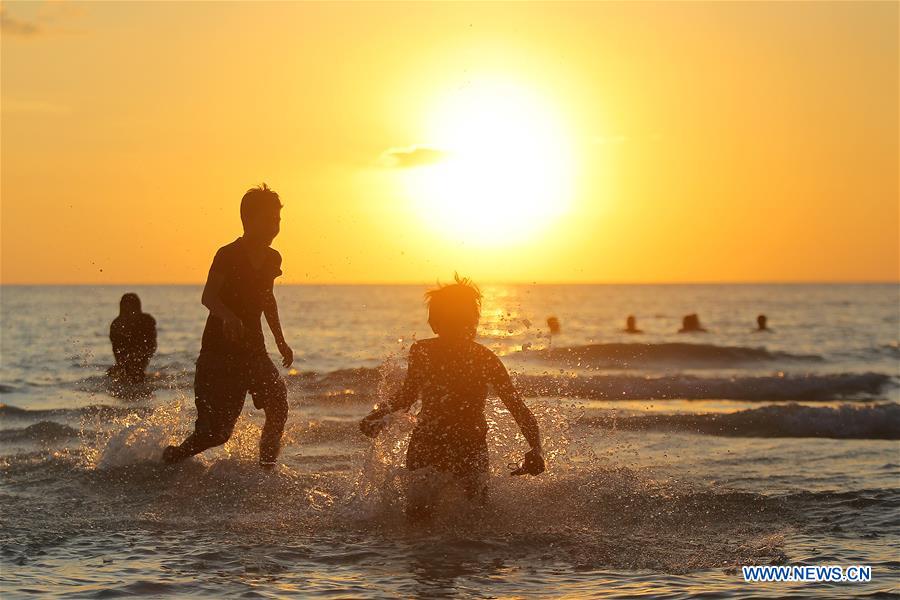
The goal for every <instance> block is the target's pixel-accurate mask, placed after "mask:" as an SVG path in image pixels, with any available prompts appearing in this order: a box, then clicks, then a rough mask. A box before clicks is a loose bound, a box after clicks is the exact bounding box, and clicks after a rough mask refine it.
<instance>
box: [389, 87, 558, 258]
mask: <svg viewBox="0 0 900 600" xmlns="http://www.w3.org/2000/svg"><path fill="white" fill-rule="evenodd" d="M542 100H543V99H542V98H540V97H539V96H538V95H537V94H536V93H535V92H533V91H532V90H530V89H528V88H526V87H523V86H518V85H514V84H510V83H505V82H475V83H470V84H469V85H467V86H465V87H464V88H463V89H461V90H458V91H456V92H454V93H453V94H451V95H450V96H449V97H447V98H446V99H445V100H444V101H443V102H442V103H440V104H439V105H438V106H437V107H435V109H434V110H433V112H432V114H431V117H430V124H429V125H430V130H429V138H428V140H427V143H428V147H429V148H432V149H433V151H434V153H435V155H436V156H437V157H439V158H438V159H436V160H435V161H434V162H433V163H432V164H427V165H423V166H421V167H418V168H416V169H411V170H410V171H409V172H407V173H405V174H404V175H405V177H407V182H408V184H409V194H410V197H411V199H412V201H413V202H414V203H415V204H416V206H417V208H418V209H419V211H420V213H421V215H422V218H423V220H424V221H425V222H426V223H428V224H429V225H431V226H432V227H433V228H435V229H437V230H438V231H439V232H440V233H442V234H444V235H447V236H450V237H453V238H455V239H459V240H460V241H462V242H465V243H471V244H476V245H497V244H504V243H510V242H516V241H521V240H523V239H526V238H527V237H528V235H529V234H530V233H533V232H535V231H537V230H539V229H540V228H542V227H546V226H547V225H548V224H549V223H551V222H552V221H553V220H555V219H556V218H557V217H559V216H560V215H561V214H563V213H564V212H565V211H566V209H567V208H568V206H569V203H570V201H571V194H572V187H573V178H574V168H573V163H572V160H573V156H572V145H573V144H572V139H571V137H570V136H569V135H567V132H566V131H565V128H564V126H563V124H562V121H561V119H560V118H559V115H557V114H555V113H554V111H553V110H552V107H551V106H550V105H548V104H547V103H546V102H544V101H542Z"/></svg>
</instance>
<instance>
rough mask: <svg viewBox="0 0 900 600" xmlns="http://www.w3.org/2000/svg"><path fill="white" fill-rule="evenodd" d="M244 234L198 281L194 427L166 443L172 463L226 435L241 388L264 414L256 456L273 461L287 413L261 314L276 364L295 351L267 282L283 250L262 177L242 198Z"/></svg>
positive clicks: (277, 210) (276, 272)
mask: <svg viewBox="0 0 900 600" xmlns="http://www.w3.org/2000/svg"><path fill="white" fill-rule="evenodd" d="M241 222H242V223H243V226H244V235H243V236H241V237H239V238H238V239H236V240H235V241H233V242H232V243H230V244H228V245H227V246H223V247H222V248H219V251H218V252H216V256H215V258H214V259H213V262H212V266H211V267H210V269H209V277H208V278H207V280H206V287H204V288H203V298H202V302H203V305H204V306H205V307H206V308H208V309H209V317H208V318H207V320H206V328H205V329H204V330H203V341H202V345H201V348H200V356H199V358H198V359H197V368H196V371H195V374H194V396H195V400H194V402H195V403H196V405H197V421H196V423H195V425H194V432H193V433H192V434H191V435H189V436H188V438H187V439H186V440H184V441H183V442H182V443H181V444H180V445H179V446H169V447H167V448H166V449H165V451H164V452H163V461H164V462H166V463H168V464H171V463H175V462H178V461H180V460H184V459H185V458H187V457H189V456H193V455H195V454H199V453H200V452H203V451H204V450H206V449H207V448H212V447H213V446H219V445H221V444H224V443H225V442H227V441H228V439H229V438H230V437H231V433H232V430H233V429H234V425H235V423H236V422H237V419H238V416H239V415H240V414H241V410H242V409H243V407H244V399H245V397H246V396H247V392H249V393H250V395H251V396H252V397H253V405H254V406H255V407H256V408H258V409H262V410H263V411H264V412H265V414H266V422H265V425H264V426H263V430H262V436H261V438H260V441H259V462H260V464H261V465H263V466H264V467H273V466H274V465H275V461H276V459H277V458H278V453H279V451H280V449H281V435H282V433H283V431H284V424H285V422H286V421H287V412H288V405H287V388H286V387H285V384H284V380H283V379H282V378H281V375H280V374H279V373H278V369H277V368H276V367H275V365H274V364H273V363H272V361H271V359H269V356H268V354H267V353H266V345H265V338H264V337H263V330H262V325H261V323H260V317H261V315H263V314H264V315H265V317H266V322H267V323H268V324H269V328H270V329H271V330H272V334H273V335H274V336H275V342H276V344H277V345H278V351H279V352H280V353H281V356H282V365H284V367H285V368H287V367H289V366H291V363H292V362H293V361H294V353H293V351H292V350H291V348H290V346H288V344H287V342H285V339H284V334H283V333H282V331H281V321H280V319H279V317H278V305H277V304H276V302H275V295H274V293H273V285H274V282H275V278H276V277H278V276H280V275H281V255H280V254H279V253H278V251H277V250H275V249H273V248H271V247H270V244H271V243H272V240H274V239H275V236H276V235H278V231H279V228H280V223H281V200H280V199H279V197H278V194H276V193H275V192H273V191H272V190H271V189H269V188H268V187H267V186H266V185H265V184H262V185H261V186H259V187H255V188H252V189H250V190H248V191H247V193H246V194H244V197H243V198H242V199H241Z"/></svg>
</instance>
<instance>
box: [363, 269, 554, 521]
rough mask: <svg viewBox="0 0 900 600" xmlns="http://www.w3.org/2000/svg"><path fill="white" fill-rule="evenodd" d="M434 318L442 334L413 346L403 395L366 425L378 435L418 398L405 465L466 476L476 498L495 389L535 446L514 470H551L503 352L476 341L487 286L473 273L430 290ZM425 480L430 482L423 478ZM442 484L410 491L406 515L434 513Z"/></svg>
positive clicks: (481, 489) (428, 475)
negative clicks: (474, 278)
mask: <svg viewBox="0 0 900 600" xmlns="http://www.w3.org/2000/svg"><path fill="white" fill-rule="evenodd" d="M425 297H426V302H427V304H428V324H429V325H430V326H431V329H432V331H434V332H435V333H436V334H437V337H434V338H430V339H425V340H420V341H418V342H416V343H414V344H413V345H412V347H411V348H410V350H409V368H408V370H407V372H406V379H405V381H404V382H403V387H402V389H401V391H400V393H399V394H398V395H397V396H396V397H395V398H393V399H392V400H390V401H389V402H388V403H386V404H384V405H381V406H376V407H375V409H374V410H373V411H372V412H371V413H370V414H369V415H368V416H367V417H366V418H364V419H363V420H362V421H361V422H360V424H359V427H360V430H361V431H362V432H363V433H364V434H365V435H367V436H369V437H376V436H377V435H378V434H379V433H380V432H381V430H382V429H383V428H384V426H385V417H386V416H387V415H388V414H390V413H392V412H395V411H402V410H408V409H409V408H410V407H411V406H412V405H413V404H414V403H415V402H416V400H417V399H419V397H420V396H421V399H422V409H421V410H420V411H419V414H418V424H417V425H416V427H415V429H414V430H413V432H412V436H411V437H410V440H409V448H408V450H407V453H406V467H407V469H409V470H410V471H413V472H417V471H418V472H419V474H420V475H421V476H424V478H425V479H426V480H428V481H429V482H431V483H433V482H434V481H436V476H437V475H438V473H445V474H448V475H449V476H450V477H451V478H452V479H454V480H455V481H457V482H459V483H460V484H461V485H462V487H463V490H464V491H465V493H466V495H467V496H468V497H469V499H471V500H475V501H477V502H479V503H481V504H483V503H484V502H485V501H486V498H487V485H486V484H487V481H486V479H487V471H488V448H487V430H488V426H487V421H486V420H485V416H484V409H485V399H486V398H487V392H488V387H489V386H490V387H492V388H493V390H494V392H495V393H496V394H497V395H498V396H499V397H500V400H501V401H502V402H503V404H504V405H505V406H506V408H507V409H508V410H509V412H510V414H511V415H512V417H513V419H514V420H515V421H516V424H517V425H518V426H519V429H521V430H522V434H523V435H524V436H525V439H526V440H527V442H528V444H529V445H530V446H531V450H530V451H528V453H526V454H525V458H524V461H523V463H522V465H521V466H518V468H516V469H515V470H514V471H513V472H512V474H513V475H524V474H529V475H538V474H540V473H542V472H543V471H544V459H543V457H542V456H541V438H540V431H539V430H538V424H537V421H536V420H535V418H534V415H533V414H532V413H531V411H530V410H529V409H528V407H527V406H526V405H525V403H524V402H523V401H522V397H521V396H520V395H519V393H518V392H517V391H516V388H515V387H513V384H512V381H511V380H510V378H509V373H508V372H507V371H506V367H505V366H503V363H502V362H500V359H499V358H497V356H496V355H495V354H494V353H493V352H491V351H490V350H488V349H487V348H486V347H484V346H482V345H481V344H479V343H477V342H476V341H475V330H476V327H477V326H478V320H479V317H480V312H481V292H479V290H478V288H477V287H476V286H475V285H474V284H472V283H471V282H470V281H469V280H468V279H460V278H459V276H458V275H457V276H456V283H454V284H451V285H446V286H441V287H438V288H437V289H434V290H431V291H429V292H428V293H427V294H426V295H425ZM423 483H425V481H424V480H423ZM438 494H439V490H438V489H436V486H433V485H432V486H428V487H426V491H425V493H421V491H420V492H419V493H411V494H410V496H409V499H408V501H407V507H406V514H407V516H408V517H409V518H410V519H412V520H422V519H428V518H429V517H431V515H432V512H433V509H434V504H435V502H436V500H437V495H438Z"/></svg>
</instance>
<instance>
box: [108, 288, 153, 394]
mask: <svg viewBox="0 0 900 600" xmlns="http://www.w3.org/2000/svg"><path fill="white" fill-rule="evenodd" d="M109 340H110V341H111V342H112V349H113V356H115V357H116V364H115V365H114V366H112V367H110V368H109V370H108V371H107V373H108V374H109V376H110V377H112V378H113V379H115V380H116V381H118V382H123V383H129V384H139V383H143V382H144V377H145V376H146V375H145V373H146V370H147V365H148V364H150V359H151V358H152V357H153V355H154V354H155V353H156V320H154V318H153V317H152V316H150V315H149V314H147V313H145V312H142V311H141V299H140V298H139V297H138V295H137V294H131V293H129V294H124V295H123V296H122V299H121V300H120V301H119V316H118V317H116V318H115V319H113V322H112V324H111V325H110V326H109Z"/></svg>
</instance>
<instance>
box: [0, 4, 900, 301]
mask: <svg viewBox="0 0 900 600" xmlns="http://www.w3.org/2000/svg"><path fill="white" fill-rule="evenodd" d="M898 7H900V5H898V4H897V3H892V2H882V3H865V2H855V3H825V2H815V3H771V2H760V3H693V4H686V3H674V2H673V3H660V4H655V3H644V2H642V3H629V4H624V3H623V4H620V3H612V2H610V3H595V4H589V3H581V4H572V5H563V4H560V3H554V4H537V3H529V4H411V3H404V4H374V3H365V4H353V5H348V4H335V3H332V4H289V3H274V2H273V3H267V2H261V3H250V2H243V3H162V2H147V3H128V2H116V3H75V2H66V3H40V2H30V3H22V2H3V3H2V10H3V29H2V38H0V39H2V42H0V43H2V48H0V50H2V56H0V62H2V65H0V66H2V72H0V76H2V82H0V83H2V85H0V93H2V96H0V109H2V110H0V115H2V123H0V125H2V130H0V152H2V154H0V168H2V172H0V196H2V214H0V227H2V231H0V233H2V236H0V237H2V240H0V278H2V281H3V282H4V283H23V282H27V283H70V282H73V283H74V282H78V283H124V282H129V283H142V282H146V283H170V282H171V283H183V282H200V281H202V280H203V278H204V277H205V275H206V270H207V268H208V266H209V262H210V260H211V258H212V255H213V254H214V252H215V250H216V248H217V247H218V246H220V245H222V244H224V243H227V242H229V241H231V240H232V239H234V238H235V237H237V236H238V235H239V234H240V220H239V217H238V203H239V200H240V197H241V195H242V194H243V192H244V191H245V190H246V189H247V188H248V187H250V186H251V185H254V184H256V183H259V182H261V181H265V182H267V183H268V184H269V185H270V186H271V187H273V188H274V189H275V190H276V191H278V192H279V193H280V194H281V197H282V201H283V203H284V205H285V209H284V211H283V215H282V217H283V221H282V234H281V236H279V237H278V238H277V239H276V240H275V243H274V244H273V245H274V246H275V247H276V248H278V249H279V250H280V251H281V253H282V254H283V255H284V271H285V277H284V279H283V281H284V282H286V283H306V282H417V283H418V282H433V281H434V280H435V279H436V278H438V277H440V278H443V279H447V278H448V277H449V275H450V274H451V273H452V272H453V271H454V270H458V271H460V272H461V273H465V274H467V275H471V276H472V277H474V278H475V279H476V280H479V281H483V282H488V281H527V282H531V281H537V282H681V281H685V282H693V281H810V280H812V281H860V280H861V281H872V280H889V281H896V280H898V278H900V214H898V210H900V208H898V207H900V195H898V136H900V129H898V106H900V101H898V73H900V59H898V54H900V50H898V16H900V10H898ZM495 88H497V89H511V90H513V91H512V92H510V93H509V94H506V92H503V93H501V95H500V96H497V97H491V93H493V92H491V91H490V90H493V89H495ZM472 90H475V91H474V92H473V93H474V96H472V94H470V92H472ZM486 90H487V91H486ZM517 90H518V91H517ZM466 94H469V96H470V97H474V98H475V99H476V100H475V102H474V108H473V103H472V102H469V104H466V103H465V102H462V101H458V98H460V97H462V96H465V95H466ZM504 94H506V95H504ZM461 95H462V96H461ZM482 99H486V101H485V102H483V103H482V102H481V100H482ZM454 103H455V104H454ZM482 105H483V109H484V111H487V112H486V114H480V113H479V114H478V115H477V116H473V115H471V113H472V112H473V111H474V112H475V113H478V112H479V110H481V109H480V108H479V107H480V106H482ZM446 106H450V109H449V112H447V111H444V112H442V110H443V109H441V107H446ZM498 106H499V107H500V108H499V109H497V108H496V107H498ZM460 107H462V108H460ZM506 107H509V111H507V110H506ZM535 107H536V108H535ZM454 110H456V113H454V112H453V111H454ZM491 110H495V111H496V113H497V114H496V115H494V114H493V113H491V112H490V111H491ZM467 111H468V112H467ZM517 111H518V112H517ZM448 114H449V115H450V116H447V115H448ZM519 114H523V115H525V117H524V121H522V120H521V119H520V120H519V121H516V120H510V119H512V118H513V116H515V115H519ZM529 115H533V117H534V118H533V119H532V118H531V117H530V116H529ZM470 116H471V118H472V119H476V120H473V121H472V122H474V123H476V124H477V126H476V127H473V128H471V129H472V132H470V133H469V136H470V137H469V138H466V139H465V140H463V142H461V144H462V145H461V146H460V148H464V150H463V151H462V154H465V152H466V151H468V150H470V149H474V151H477V152H478V153H477V154H475V155H473V156H474V157H475V158H474V159H470V160H469V161H468V162H463V163H462V164H464V165H471V164H473V163H477V167H471V166H468V167H461V168H459V169H456V170H453V169H449V168H446V167H442V166H441V165H437V166H435V165H424V166H405V165H404V163H403V161H397V160H394V161H391V160H388V159H387V158H386V157H388V155H389V154H390V152H391V151H392V149H394V150H395V151H396V150H397V149H414V148H415V147H416V146H418V147H421V148H428V149H431V148H434V149H436V150H437V151H439V152H443V151H445V150H446V148H445V147H444V146H442V145H441V144H442V143H445V142H446V140H441V139H438V138H440V132H441V131H443V132H445V134H446V133H447V132H449V134H448V135H449V136H450V137H452V135H453V134H454V132H455V131H457V130H458V129H459V128H460V127H459V124H460V123H463V124H465V123H466V122H468V121H467V120H468V119H470ZM494 116H496V119H494ZM517 118H518V117H517ZM477 119H482V121H478V120H477ZM504 119H506V121H504ZM507 121H508V123H507V125H508V126H507V127H506V128H505V129H503V130H502V133H500V134H497V136H495V137H494V138H491V139H485V140H484V144H481V143H480V142H481V141H482V140H480V139H478V135H480V134H479V132H480V131H481V129H482V128H485V129H488V130H490V129H491V126H492V124H493V123H494V122H497V123H504V122H507ZM539 123H541V124H543V125H539ZM544 125H546V127H544ZM532 126H533V128H534V131H532ZM540 127H544V130H542V131H546V132H549V133H548V135H546V136H544V137H541V135H540V134H539V133H536V132H537V131H538V129H540ZM484 135H485V136H488V133H485V134H484ZM507 135H508V136H509V139H508V140H505V141H504V140H503V139H502V138H503V137H504V136H507ZM473 136H474V137H473ZM498 136H499V137H500V138H501V139H500V140H499V142H498V140H497V137H498ZM518 136H521V137H518ZM448 139H449V138H448ZM522 141H524V142H525V143H526V145H527V143H531V142H534V144H535V148H536V149H534V150H533V151H532V150H531V147H530V146H529V150H528V152H525V151H523V150H522ZM465 144H469V146H466V145H465ZM458 155H459V153H457V154H455V155H453V156H458ZM560 157H564V160H563V159H562V158H560ZM470 158H471V157H470ZM441 168H446V169H447V170H445V171H443V173H444V174H443V175H440V176H437V175H431V174H430V173H432V171H429V169H432V170H433V172H434V173H440V172H441V171H440V169H441ZM472 168H475V169H476V171H472V170H471V169H472ZM466 169H470V170H468V171H467V170H466ZM476 172H477V174H478V176H477V177H476V176H475V175H472V176H471V177H469V176H468V175H467V174H472V173H476ZM416 177H424V180H425V184H424V187H421V188H418V187H415V186H410V185H409V182H410V181H411V178H416ZM478 177H483V179H479V178H478ZM545 188H546V189H545ZM548 189H549V190H552V191H547V190H548ZM532 196H534V197H533V198H532ZM456 199H459V200H458V202H459V203H460V204H459V205H457V200H456ZM532 199H533V200H534V202H536V204H535V205H534V206H532V207H531V208H534V209H535V211H533V212H534V215H537V216H534V215H532V213H531V212H529V211H528V210H524V208H523V207H525V205H526V204H528V203H529V202H531V201H532ZM448 203H449V204H448ZM495 203H499V204H495ZM528 206H531V205H530V204H529V205H528ZM460 207H463V208H460ZM445 209H446V210H449V211H451V212H450V213H445V212H444V211H445ZM520 209H521V210H520ZM453 211H456V212H455V213H453ZM460 211H462V212H460ZM451 213H453V214H451ZM470 213H471V215H472V217H471V218H472V219H473V223H474V224H476V225H479V224H480V225H481V227H479V228H478V229H479V233H477V234H476V233H467V232H466V231H460V230H459V229H458V228H457V229H454V228H451V227H450V225H449V221H450V220H452V219H454V218H455V219H459V218H460V217H462V218H463V226H465V217H466V216H467V215H469V214H470ZM448 214H449V215H450V216H449V217H448V216H447V215H448ZM504 214H508V215H511V216H510V219H511V222H512V223H514V225H510V224H509V223H503V224H499V225H498V226H497V228H496V229H497V231H498V232H499V231H500V230H502V229H504V227H506V229H511V231H512V233H509V232H507V233H506V234H503V235H501V234H499V233H498V234H497V235H496V236H492V235H490V234H488V233H485V231H490V230H491V228H492V226H491V225H490V224H491V223H492V222H493V221H492V219H494V220H497V219H501V220H502V219H503V215H504ZM529 215H532V216H529ZM479 219H481V221H480V222H479V221H478V220H479ZM517 219H518V220H517ZM520 221H521V223H520Z"/></svg>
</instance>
